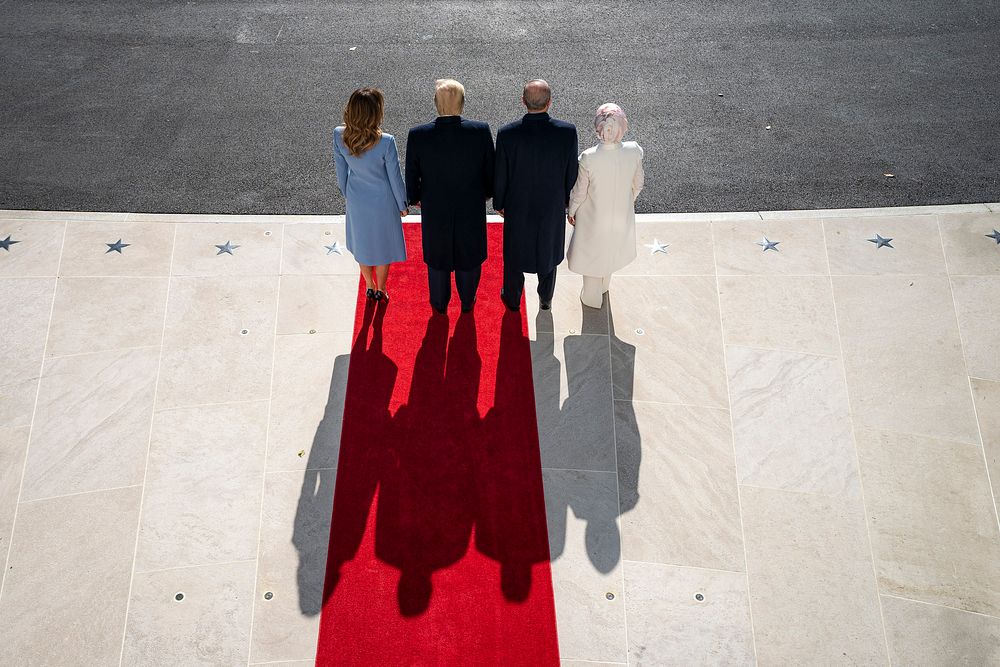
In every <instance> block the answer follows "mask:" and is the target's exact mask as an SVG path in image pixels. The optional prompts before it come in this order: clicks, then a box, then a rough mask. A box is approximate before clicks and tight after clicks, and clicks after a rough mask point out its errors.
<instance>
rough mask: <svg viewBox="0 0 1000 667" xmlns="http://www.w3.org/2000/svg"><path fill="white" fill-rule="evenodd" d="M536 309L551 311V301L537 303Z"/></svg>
mask: <svg viewBox="0 0 1000 667" xmlns="http://www.w3.org/2000/svg"><path fill="white" fill-rule="evenodd" d="M538 307H539V308H541V309H542V310H552V302H551V301H539V302H538Z"/></svg>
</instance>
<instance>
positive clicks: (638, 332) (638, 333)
mask: <svg viewBox="0 0 1000 667" xmlns="http://www.w3.org/2000/svg"><path fill="white" fill-rule="evenodd" d="M635 335H636V336H645V335H646V332H645V330H643V329H636V330H635Z"/></svg>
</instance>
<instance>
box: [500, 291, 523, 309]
mask: <svg viewBox="0 0 1000 667" xmlns="http://www.w3.org/2000/svg"><path fill="white" fill-rule="evenodd" d="M500 300H501V301H503V305H505V306H507V310H509V311H511V312H514V313H516V312H517V311H519V310H521V304H517V305H513V306H512V305H511V304H510V302H509V301H507V297H505V296H504V295H503V290H500Z"/></svg>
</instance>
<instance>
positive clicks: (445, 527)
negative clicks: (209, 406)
mask: <svg viewBox="0 0 1000 667" xmlns="http://www.w3.org/2000/svg"><path fill="white" fill-rule="evenodd" d="M488 227H489V254H490V259H489V260H488V261H487V262H486V264H485V265H484V266H483V279H482V284H481V285H480V288H479V302H478V303H477V305H476V309H475V311H474V313H473V314H471V315H461V316H460V315H459V303H458V294H457V292H453V294H452V302H451V306H450V309H449V312H448V315H447V316H443V315H435V314H432V311H431V308H430V305H429V304H428V296H427V274H426V268H425V266H424V264H423V262H422V260H421V257H422V255H421V247H420V227H419V225H416V224H406V225H404V230H405V234H406V244H407V254H408V256H409V257H410V259H409V260H407V261H406V262H405V263H403V264H397V265H394V266H393V268H392V272H391V273H390V276H389V292H390V294H391V296H392V301H391V303H390V304H389V305H388V306H379V307H378V308H374V307H372V306H371V305H368V304H367V303H366V301H365V299H364V293H363V292H364V289H363V288H364V283H363V281H362V283H361V285H360V288H359V293H358V309H357V316H356V320H355V324H354V332H355V341H354V346H353V348H352V351H351V361H350V370H349V373H348V379H347V395H346V399H345V407H344V423H343V435H342V436H341V445H340V446H341V449H340V463H339V465H338V469H337V486H336V491H335V494H334V502H333V522H332V527H331V531H330V551H329V556H328V561H327V572H326V587H325V592H324V605H323V611H322V616H321V620H320V633H319V647H318V652H317V664H318V665H558V663H559V650H558V644H557V640H556V624H555V608H554V604H553V597H552V578H551V574H550V570H549V547H548V538H547V534H546V525H545V503H544V498H543V495H542V474H541V462H540V459H539V453H538V429H537V423H536V420H535V403H534V391H533V387H532V379H531V353H530V349H529V345H528V339H527V323H526V320H525V319H524V317H525V316H524V308H523V306H522V309H521V313H520V314H514V313H509V312H507V311H506V309H505V308H504V307H503V305H502V304H501V303H500V300H499V296H498V295H499V291H500V282H501V274H502V271H501V269H502V261H501V234H502V228H501V226H500V225H497V224H491V225H489V226H488Z"/></svg>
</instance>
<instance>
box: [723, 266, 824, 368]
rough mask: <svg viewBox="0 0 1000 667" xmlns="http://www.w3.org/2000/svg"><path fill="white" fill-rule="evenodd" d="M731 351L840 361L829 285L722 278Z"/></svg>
mask: <svg viewBox="0 0 1000 667" xmlns="http://www.w3.org/2000/svg"><path fill="white" fill-rule="evenodd" d="M719 300H720V303H721V306H722V331H723V335H724V336H725V340H726V344H727V345H745V346H747V347H761V348H771V349H779V350H791V351H793V352H806V353H810V354H826V355H834V356H839V355H840V340H839V339H838V338H837V317H836V313H835V312H834V307H833V290H832V288H831V287H830V279H829V278H826V277H820V276H795V277H788V276H721V277H720V278H719Z"/></svg>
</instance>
